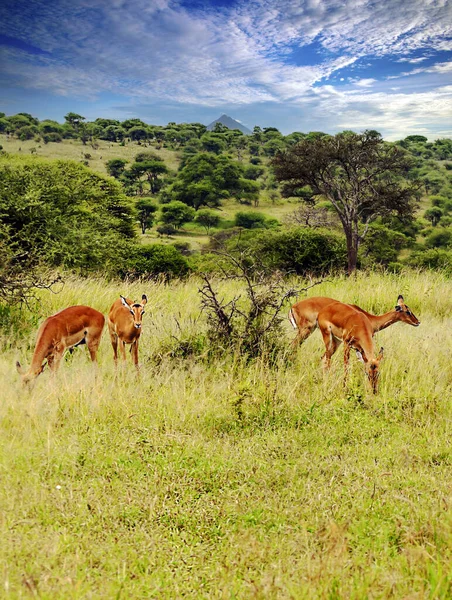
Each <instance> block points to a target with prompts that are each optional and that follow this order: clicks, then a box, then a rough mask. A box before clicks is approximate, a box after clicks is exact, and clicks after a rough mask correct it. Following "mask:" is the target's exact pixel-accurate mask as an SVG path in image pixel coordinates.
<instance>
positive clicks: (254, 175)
mask: <svg viewBox="0 0 452 600" xmlns="http://www.w3.org/2000/svg"><path fill="white" fill-rule="evenodd" d="M264 172H265V168H264V167H257V166H255V165H249V166H248V167H246V168H245V170H244V173H243V176H244V177H245V179H252V180H253V181H256V179H259V177H260V176H261V175H263V174H264Z"/></svg>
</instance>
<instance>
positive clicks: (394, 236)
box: [362, 223, 409, 266]
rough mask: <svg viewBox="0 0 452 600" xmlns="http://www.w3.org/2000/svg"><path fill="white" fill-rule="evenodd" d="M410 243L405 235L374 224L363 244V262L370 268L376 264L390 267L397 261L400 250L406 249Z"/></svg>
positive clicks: (379, 224)
mask: <svg viewBox="0 0 452 600" xmlns="http://www.w3.org/2000/svg"><path fill="white" fill-rule="evenodd" d="M408 243H409V241H408V238H407V237H406V236H405V235H403V233H400V232H398V231H394V230H392V229H389V227H386V226H385V225H382V224H381V223H373V224H372V225H371V226H370V228H369V231H368V234H367V235H366V238H365V240H364V243H363V257H362V262H363V263H364V264H366V265H369V266H372V265H373V264H374V263H379V264H382V265H385V266H388V265H389V264H390V263H393V262H396V261H397V257H398V255H399V253H400V250H401V249H402V248H406V247H407V246H408Z"/></svg>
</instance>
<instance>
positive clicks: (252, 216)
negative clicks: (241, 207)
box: [234, 211, 267, 229]
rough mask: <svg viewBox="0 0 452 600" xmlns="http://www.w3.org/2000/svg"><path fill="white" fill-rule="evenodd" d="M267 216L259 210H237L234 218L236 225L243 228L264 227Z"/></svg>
mask: <svg viewBox="0 0 452 600" xmlns="http://www.w3.org/2000/svg"><path fill="white" fill-rule="evenodd" d="M266 222H267V217H266V216H265V215H264V214H262V213H259V212H252V211H250V212H243V211H241V212H238V213H236V215H235V218H234V225H235V226H236V227H243V228H244V229H262V228H265V227H266Z"/></svg>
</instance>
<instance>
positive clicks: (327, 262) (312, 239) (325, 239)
mask: <svg viewBox="0 0 452 600" xmlns="http://www.w3.org/2000/svg"><path fill="white" fill-rule="evenodd" d="M210 247H211V248H212V249H220V250H221V249H223V250H226V251H227V252H232V253H233V252H237V251H240V252H247V253H249V256H251V257H252V258H253V260H254V261H256V263H258V264H259V265H260V266H261V268H262V269H264V270H266V271H269V272H274V271H276V270H279V271H284V272H286V273H296V274H297V275H306V274H315V275H321V274H323V273H328V272H331V271H340V272H342V271H343V270H344V269H345V267H346V265H347V251H346V246H345V241H344V239H343V237H342V236H340V235H337V234H333V233H326V232H324V231H321V230H315V231H313V230H310V229H304V228H291V229H288V230H283V231H274V230H262V229H261V230H248V231H243V230H242V231H238V232H236V231H234V230H228V231H224V232H219V233H218V234H215V236H214V239H212V243H211V245H210Z"/></svg>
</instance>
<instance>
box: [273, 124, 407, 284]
mask: <svg viewBox="0 0 452 600" xmlns="http://www.w3.org/2000/svg"><path fill="white" fill-rule="evenodd" d="M272 164H273V167H274V170H275V174H276V178H277V179H278V180H279V181H283V182H284V183H285V185H284V188H283V192H284V194H285V195H286V196H292V195H294V194H296V193H297V191H298V190H300V189H301V188H303V187H304V186H309V187H310V188H311V190H312V193H313V194H314V195H315V196H323V197H325V198H327V199H328V200H329V201H330V202H331V204H332V205H333V206H334V208H335V210H336V212H337V214H338V215H339V218H340V220H341V223H342V227H343V229H344V234H345V237H346V241H347V254H348V272H349V273H352V272H353V271H354V270H355V268H356V266H357V257H358V249H359V246H360V244H361V242H362V240H363V236H364V233H365V229H362V228H361V229H360V223H362V222H364V223H369V222H372V221H375V220H376V219H377V217H378V216H393V215H397V216H400V217H404V218H406V219H409V218H411V217H412V215H413V213H414V210H415V208H416V202H415V200H416V198H417V194H418V185H417V184H416V183H409V182H405V181H404V179H403V176H404V175H406V174H407V173H408V171H409V169H410V166H411V164H412V163H411V160H410V158H409V157H408V156H407V155H406V154H405V152H404V151H403V150H402V149H401V148H400V147H398V146H395V145H389V144H386V143H385V142H384V141H383V139H382V138H381V136H380V134H379V133H378V132H376V131H366V132H364V133H363V134H356V133H353V132H350V131H344V132H343V133H339V134H337V135H336V136H334V137H333V136H325V135H321V136H312V135H311V134H309V135H308V136H306V138H304V139H302V140H300V141H299V142H298V143H297V144H294V145H293V146H290V147H289V148H288V149H287V150H286V151H285V152H283V153H279V154H278V155H277V156H275V158H274V159H273V161H272Z"/></svg>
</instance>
